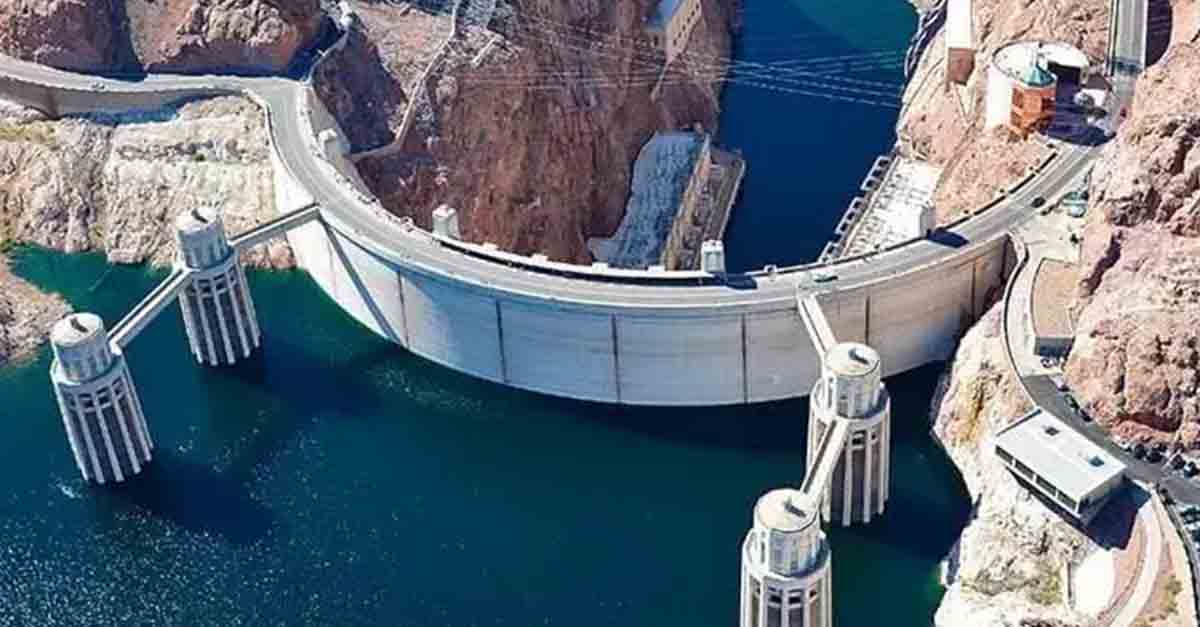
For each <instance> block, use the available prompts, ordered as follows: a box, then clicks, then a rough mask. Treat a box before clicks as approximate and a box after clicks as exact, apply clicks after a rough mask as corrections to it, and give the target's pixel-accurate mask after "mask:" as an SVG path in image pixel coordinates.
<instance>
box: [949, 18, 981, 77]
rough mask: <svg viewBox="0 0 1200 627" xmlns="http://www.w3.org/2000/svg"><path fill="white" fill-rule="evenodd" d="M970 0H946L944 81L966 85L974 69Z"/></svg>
mask: <svg viewBox="0 0 1200 627" xmlns="http://www.w3.org/2000/svg"><path fill="white" fill-rule="evenodd" d="M972 4H973V3H972V1H971V0H946V81H947V82H950V83H956V84H959V85H966V84H967V81H968V80H970V78H971V72H972V71H973V70H974V69H975V27H974V16H973V15H972V10H973V7H972Z"/></svg>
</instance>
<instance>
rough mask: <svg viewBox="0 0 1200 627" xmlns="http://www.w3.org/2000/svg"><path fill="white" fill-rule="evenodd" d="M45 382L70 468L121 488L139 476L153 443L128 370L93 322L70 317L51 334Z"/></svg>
mask: <svg viewBox="0 0 1200 627" xmlns="http://www.w3.org/2000/svg"><path fill="white" fill-rule="evenodd" d="M50 342H51V346H52V347H53V350H54V363H53V364H51V366H50V380H51V382H52V383H53V384H54V394H55V396H56V397H57V399H58V407H59V411H60V412H61V413H62V419H63V426H64V427H65V428H66V431H67V439H68V440H69V441H70V443H71V452H72V453H74V455H75V465H76V466H78V467H79V472H80V474H82V475H83V478H84V479H85V480H87V481H95V482H96V483H101V484H103V483H120V482H122V481H125V480H127V479H129V478H130V477H133V476H134V475H136V474H139V473H140V472H142V468H143V467H145V465H146V464H147V463H148V462H149V461H150V456H151V452H152V451H153V450H154V442H153V440H151V439H150V429H149V428H148V427H147V426H146V416H145V414H144V413H143V412H142V403H141V401H140V400H139V399H138V395H137V390H136V389H135V388H134V387H133V379H132V378H131V377H130V376H129V368H128V367H127V366H126V364H125V357H124V355H122V354H121V352H120V350H119V349H117V348H114V347H113V346H111V345H110V343H109V340H108V332H107V331H106V330H105V328H104V323H103V322H102V321H101V320H100V318H99V317H98V316H95V315H92V314H86V313H85V314H73V315H70V316H67V317H66V318H64V319H62V320H60V321H59V322H58V323H57V324H55V325H54V328H53V329H51V331H50Z"/></svg>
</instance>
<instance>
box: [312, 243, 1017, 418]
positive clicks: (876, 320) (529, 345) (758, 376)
mask: <svg viewBox="0 0 1200 627" xmlns="http://www.w3.org/2000/svg"><path fill="white" fill-rule="evenodd" d="M289 237H290V238H291V241H292V245H293V246H294V247H295V248H296V252H297V256H298V258H299V259H300V261H301V264H302V265H303V266H304V267H305V268H306V269H307V270H308V271H309V272H310V274H311V275H312V277H313V279H314V280H315V281H316V282H317V283H318V284H319V285H320V286H321V287H322V288H323V289H324V290H325V292H326V293H328V294H329V295H330V297H332V298H333V299H334V300H336V301H337V302H338V303H339V304H340V305H341V306H342V307H343V308H344V309H345V310H346V311H347V312H348V313H349V314H350V315H351V316H353V317H354V318H355V319H356V320H358V321H359V322H361V323H363V324H364V325H365V326H367V327H368V328H370V329H371V330H372V331H374V332H375V333H378V334H380V335H382V336H384V337H386V338H388V339H390V340H391V341H393V342H396V343H397V344H400V345H402V346H405V347H407V348H408V349H409V350H411V351H412V352H414V353H416V354H418V355H421V356H423V357H425V358H427V359H430V360H431V361H434V362H436V363H439V364H442V365H444V366H446V367H448V368H452V369H454V370H458V371H461V372H465V373H468V374H471V375H474V376H477V377H480V378H484V379H487V380H490V381H494V382H497V383H502V384H507V385H511V386H514V387H518V388H522V389H527V390H533V391H537V392H543V393H546V394H552V395H556V396H565V397H570V398H577V399H583V400H594V401H604V402H612V403H625V404H635V405H723V404H736V403H748V402H761V401H769V400H776V399H783V398H792V397H797V396H804V395H807V394H808V393H809V391H810V390H811V388H812V386H813V383H814V382H815V381H816V380H817V377H818V376H819V359H818V355H817V353H816V350H815V349H814V348H813V345H812V342H811V340H810V339H809V337H808V334H807V332H806V331H805V329H804V325H803V323H802V321H801V319H800V317H799V314H798V312H797V311H796V307H795V304H794V302H792V303H780V304H776V305H761V306H757V305H756V306H754V307H753V308H751V309H750V310H747V311H724V310H720V309H711V310H710V309H697V310H684V311H680V310H670V309H655V308H650V307H647V308H629V307H604V306H584V305H578V304H569V303H562V302H552V301H548V300H538V299H534V298H530V297H527V296H517V295H513V294H508V293H505V292H501V291H499V290H493V289H491V288H488V287H480V286H472V285H468V284H466V283H461V282H458V281H455V280H454V279H452V278H447V277H442V276H438V275H436V274H432V273H429V272H427V271H426V270H425V269H422V268H407V267H400V266H397V265H395V264H393V263H391V262H389V261H387V260H384V259H382V258H381V257H379V256H377V255H374V254H372V253H371V252H370V251H368V250H365V249H364V248H362V247H360V246H359V245H358V244H357V243H355V242H354V241H353V240H352V239H351V238H348V237H346V236H344V235H342V234H341V233H339V232H338V231H337V227H336V225H326V224H310V225H308V226H305V227H303V228H302V229H299V230H297V231H295V232H293V233H292V234H291V235H289ZM1006 246H1007V238H1006V237H999V238H996V239H995V240H993V241H990V242H986V243H984V244H981V245H979V246H977V247H975V248H973V249H971V250H969V251H965V252H964V253H963V254H960V255H956V256H954V257H951V258H950V259H949V260H948V261H947V262H946V263H943V264H939V265H936V266H931V267H927V268H918V269H914V270H913V271H911V272H909V273H906V274H904V275H901V276H899V277H895V278H892V279H890V280H887V281H881V282H878V283H874V284H870V285H865V286H862V287H857V288H853V289H848V290H844V291H832V292H830V293H828V294H823V295H821V296H819V297H818V298H819V301H820V302H821V304H822V307H823V308H824V309H825V312H826V315H827V316H828V318H829V320H830V324H831V325H832V326H833V327H834V332H835V333H836V334H837V336H838V338H839V339H841V340H859V341H866V342H868V343H870V344H871V345H873V346H874V347H876V348H877V349H878V350H879V352H880V354H881V355H882V357H883V360H884V364H885V373H886V374H887V375H892V374H896V373H898V372H903V371H905V370H908V369H911V368H915V367H918V366H921V365H924V364H926V363H929V362H932V361H937V360H942V359H945V358H947V357H948V356H949V355H950V354H951V352H952V351H953V348H954V345H955V342H956V340H957V338H958V337H959V336H960V334H961V333H962V332H963V331H964V330H965V329H966V327H967V326H968V325H969V324H970V323H971V322H972V321H974V319H975V318H976V316H977V315H978V314H979V313H980V311H981V309H982V308H983V306H984V304H985V299H986V298H987V294H988V292H989V291H990V290H993V289H996V288H997V287H999V286H1001V285H1003V282H1004V279H1005V274H1004V266H1005V257H1006V252H1005V249H1006Z"/></svg>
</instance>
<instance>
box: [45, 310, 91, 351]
mask: <svg viewBox="0 0 1200 627" xmlns="http://www.w3.org/2000/svg"><path fill="white" fill-rule="evenodd" d="M103 331H104V322H103V321H101V320H100V316H97V315H95V314H90V313H77V314H71V315H69V316H67V317H66V318H63V319H62V320H59V321H58V322H56V323H55V324H54V328H53V329H52V330H51V331H50V337H51V339H52V340H53V341H54V343H55V344H57V345H59V346H78V345H80V344H83V343H86V342H88V341H91V340H92V339H93V338H95V337H96V335H97V334H100V333H102V332H103Z"/></svg>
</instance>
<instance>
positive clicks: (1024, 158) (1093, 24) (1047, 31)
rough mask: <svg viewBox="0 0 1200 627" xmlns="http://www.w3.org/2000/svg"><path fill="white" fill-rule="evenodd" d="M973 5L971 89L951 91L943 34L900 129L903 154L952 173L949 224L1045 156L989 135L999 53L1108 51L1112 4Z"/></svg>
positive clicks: (944, 190) (1035, 144)
mask: <svg viewBox="0 0 1200 627" xmlns="http://www.w3.org/2000/svg"><path fill="white" fill-rule="evenodd" d="M973 5H974V18H975V20H974V24H975V37H976V46H977V54H976V62H975V70H974V72H973V74H972V76H971V81H970V83H969V84H968V85H967V86H966V87H965V88H954V87H947V86H946V85H945V81H944V71H945V69H944V61H945V50H946V48H945V40H944V36H945V34H944V32H943V33H939V34H938V35H937V36H936V37H935V38H934V40H933V42H932V43H931V44H930V45H929V47H928V49H927V50H926V52H925V54H924V55H923V57H922V59H921V63H920V66H919V67H918V68H917V71H916V72H915V73H914V75H913V77H912V80H911V81H910V82H909V86H908V89H907V91H906V93H905V95H904V99H905V102H906V103H907V106H906V107H905V110H904V111H903V113H902V116H901V119H900V121H899V123H898V125H897V129H898V131H899V136H900V141H901V144H902V146H903V147H904V149H905V150H907V151H908V152H910V153H913V154H916V155H920V156H922V157H924V158H927V159H928V160H930V161H932V162H933V163H936V164H938V165H940V166H943V167H945V168H946V170H945V173H944V174H943V177H942V181H941V184H940V185H939V187H938V190H937V193H936V202H937V205H938V212H939V214H940V215H939V217H940V218H941V219H943V220H946V219H950V218H952V217H954V216H956V215H958V214H959V213H961V212H962V211H965V210H969V209H973V208H975V207H977V206H979V205H982V204H984V203H985V202H987V201H988V200H991V199H992V197H993V196H995V194H996V192H997V191H999V190H1000V189H1001V188H1002V187H1004V186H1006V185H1007V184H1009V183H1011V182H1013V181H1014V180H1016V179H1019V178H1020V177H1021V175H1022V174H1023V173H1024V171H1025V169H1026V168H1027V167H1029V166H1030V165H1033V164H1035V163H1037V162H1038V161H1040V160H1041V158H1042V157H1043V156H1044V155H1045V154H1046V153H1045V147H1044V146H1043V145H1042V144H1041V142H1040V140H1039V139H1038V138H1037V137H1036V136H1031V137H1029V138H1026V139H1020V138H1016V137H1012V136H1010V134H1009V133H1008V132H1007V131H1006V130H1003V129H993V130H991V131H987V132H985V131H984V130H983V116H984V100H983V98H984V95H985V93H986V89H987V63H988V62H989V61H990V59H991V58H992V55H993V53H994V52H995V51H996V50H997V49H999V48H1000V47H1001V46H1003V45H1004V44H1006V43H1009V42H1012V41H1018V40H1023V39H1056V40H1061V41H1067V42H1069V43H1072V44H1074V45H1076V46H1078V47H1079V48H1080V49H1081V50H1083V51H1084V52H1085V53H1087V55H1088V56H1089V57H1090V58H1091V59H1092V60H1093V61H1094V62H1098V61H1101V60H1103V59H1104V55H1105V49H1106V46H1107V43H1108V41H1107V40H1108V24H1109V0H1078V1H1075V2H1062V1H1061V0H974V2H973Z"/></svg>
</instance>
